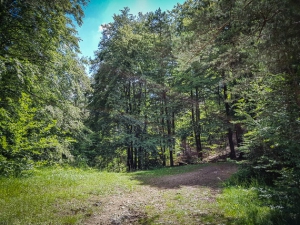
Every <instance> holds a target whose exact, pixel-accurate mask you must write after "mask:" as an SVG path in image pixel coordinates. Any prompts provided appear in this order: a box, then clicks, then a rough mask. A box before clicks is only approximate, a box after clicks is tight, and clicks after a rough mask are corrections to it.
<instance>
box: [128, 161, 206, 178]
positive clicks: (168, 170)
mask: <svg viewBox="0 0 300 225" xmlns="http://www.w3.org/2000/svg"><path fill="white" fill-rule="evenodd" d="M207 165H208V164H195V165H186V166H175V167H164V168H159V169H155V170H145V171H138V172H135V173H133V175H135V176H142V177H145V178H148V177H161V176H169V175H175V174H181V173H188V172H192V171H194V170H197V169H200V168H203V167H205V166H207Z"/></svg>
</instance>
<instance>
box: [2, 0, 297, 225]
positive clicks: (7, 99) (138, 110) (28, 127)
mask: <svg viewBox="0 0 300 225" xmlns="http://www.w3.org/2000/svg"><path fill="white" fill-rule="evenodd" d="M87 4H88V0H60V1H45V0H2V1H0V21H1V22H0V44H1V47H0V176H1V177H7V179H8V178H10V177H22V176H23V174H26V172H28V171H30V170H33V169H35V168H40V167H49V166H53V165H69V166H74V167H85V168H86V167H91V168H96V169H99V170H102V171H112V172H133V171H138V170H149V169H155V168H160V167H173V166H177V165H178V164H197V163H204V162H206V160H207V159H208V158H209V156H212V155H216V156H217V157H218V156H219V157H222V156H223V155H224V154H225V157H228V159H227V161H230V162H236V163H237V164H239V165H240V173H239V175H238V182H242V181H246V180H248V181H249V180H251V179H257V180H259V182H261V183H263V185H264V186H266V187H269V188H270V189H269V190H271V191H270V192H272V194H270V196H271V197H270V198H273V200H274V202H276V203H278V204H279V205H280V207H278V209H276V210H278V212H280V215H281V218H284V219H282V220H281V221H289V223H288V222H286V223H278V224H292V223H293V222H295V221H299V220H300V207H299V206H298V205H297V202H298V201H299V200H300V190H299V189H300V4H299V2H298V1H297V0H187V1H186V2H185V3H184V4H182V5H181V4H177V5H176V6H174V8H173V10H171V11H167V12H164V11H162V10H160V9H157V10H156V11H155V12H149V13H146V14H142V13H139V14H138V15H132V14H131V13H130V9H129V8H124V9H122V10H121V11H120V13H119V14H117V15H114V16H113V22H111V23H108V24H104V25H103V27H102V28H103V31H102V37H101V39H100V40H99V45H98V49H95V55H94V58H92V59H88V58H84V57H80V55H79V53H80V49H79V46H78V42H79V37H78V36H77V31H76V24H77V25H78V26H80V25H81V24H82V18H83V17H84V12H83V8H84V7H85V6H86V5H87ZM86 68H89V74H88V73H87V72H86ZM224 152H225V153H224ZM220 154H223V155H220ZM217 159H218V158H217ZM272 224H273V223H272ZM274 224H276V223H274ZM295 224H297V222H295Z"/></svg>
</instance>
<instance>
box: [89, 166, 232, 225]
mask: <svg viewBox="0 0 300 225" xmlns="http://www.w3.org/2000/svg"><path fill="white" fill-rule="evenodd" d="M236 171H237V166H236V165H235V164H232V163H210V164H205V165H203V166H202V167H198V168H197V169H196V170H193V171H191V172H185V173H180V174H175V175H163V176H143V175H142V174H137V175H133V176H132V175H131V176H132V178H131V179H135V180H137V181H138V185H135V186H133V187H132V190H130V191H128V192H124V191H121V190H120V192H119V193H117V194H114V195H110V196H105V197H100V196H94V197H93V199H90V201H91V202H94V204H95V205H96V206H98V207H97V210H96V211H94V213H93V215H91V216H90V217H89V218H88V219H87V220H86V221H85V223H84V224H85V225H96V224H97V225H100V224H101V225H102V224H103V225H105V224H118V225H122V224H126V225H127V224H230V223H229V221H228V220H227V219H226V218H224V217H223V216H222V212H220V211H219V210H220V208H219V207H218V206H217V201H216V199H217V197H218V196H219V195H220V193H221V191H222V186H221V183H222V181H224V180H226V179H227V178H229V177H230V176H231V175H232V174H233V173H235V172H236Z"/></svg>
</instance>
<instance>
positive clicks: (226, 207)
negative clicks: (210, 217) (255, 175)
mask: <svg viewBox="0 0 300 225" xmlns="http://www.w3.org/2000/svg"><path fill="white" fill-rule="evenodd" d="M218 203H219V207H220V208H221V209H222V211H223V213H224V216H225V217H227V218H231V219H233V220H234V221H235V223H233V224H241V225H254V224H257V225H260V224H261V225H265V224H270V223H269V222H270V216H271V213H272V212H271V209H270V207H267V206H264V204H263V202H262V201H261V200H260V198H259V195H258V193H257V191H256V189H255V188H247V189H246V188H242V187H238V186H236V187H228V188H225V190H224V192H223V194H222V195H221V196H220V197H219V198H218Z"/></svg>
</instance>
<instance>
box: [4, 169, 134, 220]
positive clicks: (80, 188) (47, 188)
mask: <svg viewBox="0 0 300 225" xmlns="http://www.w3.org/2000/svg"><path fill="white" fill-rule="evenodd" d="M134 186H135V182H134V181H132V180H130V179H128V177H127V176H124V175H122V174H117V173H105V172H101V173H99V172H98V171H94V170H79V169H70V168H69V169H65V168H51V169H50V168H49V169H43V170H38V171H35V172H34V174H33V175H32V176H30V177H27V178H9V179H8V178H1V180H0V199H1V200H0V201H1V202H0V204H1V211H0V221H1V224H78V223H80V222H81V221H82V220H83V219H84V218H86V217H88V216H90V215H91V214H92V212H93V211H94V210H95V208H96V206H94V205H93V204H92V202H91V201H87V199H90V198H91V197H92V196H93V195H102V196H107V195H111V194H115V193H118V192H128V191H131V190H132V189H133V188H134Z"/></svg>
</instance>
